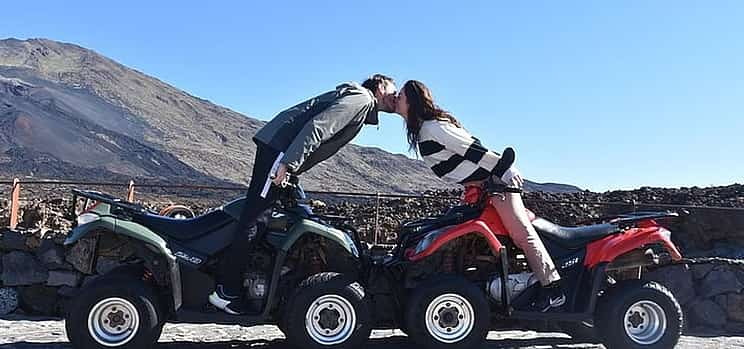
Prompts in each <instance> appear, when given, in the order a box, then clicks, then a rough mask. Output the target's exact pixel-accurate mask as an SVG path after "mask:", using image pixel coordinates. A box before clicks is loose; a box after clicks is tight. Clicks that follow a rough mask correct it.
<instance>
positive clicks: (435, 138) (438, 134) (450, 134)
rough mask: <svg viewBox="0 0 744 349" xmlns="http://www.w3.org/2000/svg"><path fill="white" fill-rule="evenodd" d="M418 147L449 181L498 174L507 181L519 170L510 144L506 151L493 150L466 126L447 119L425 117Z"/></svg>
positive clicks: (443, 177)
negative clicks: (515, 164) (467, 129)
mask: <svg viewBox="0 0 744 349" xmlns="http://www.w3.org/2000/svg"><path fill="white" fill-rule="evenodd" d="M418 148H419V153H420V154H421V157H423V159H424V163H425V164H426V165H427V166H429V167H430V168H431V169H432V170H433V171H434V174H436V175H437V176H438V177H439V178H442V179H444V180H447V181H450V182H457V183H466V182H471V181H478V180H484V179H486V178H488V176H489V175H495V176H496V177H497V178H500V179H501V180H502V181H504V182H507V183H508V181H510V180H511V176H513V173H516V169H514V168H513V166H512V165H513V163H514V150H512V149H511V148H507V149H506V150H505V151H504V154H503V155H501V154H498V153H495V152H492V151H490V150H488V149H486V148H485V147H484V146H483V145H482V144H481V142H480V140H478V139H477V138H475V137H473V136H471V135H470V133H468V131H466V130H465V129H464V128H459V127H457V126H455V125H453V124H452V123H450V122H448V121H441V120H427V121H424V122H423V123H422V125H421V129H420V130H419V143H418ZM506 177H508V178H506Z"/></svg>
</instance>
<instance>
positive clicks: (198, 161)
mask: <svg viewBox="0 0 744 349" xmlns="http://www.w3.org/2000/svg"><path fill="white" fill-rule="evenodd" d="M261 125H263V122H262V121H259V120H256V119H254V118H251V117H247V116H245V115H242V114H239V113H237V112H234V111H232V110H229V109H227V108H224V107H221V106H218V105H215V104H213V103H211V102H209V101H207V100H204V99H201V98H197V97H194V96H191V95H189V94H188V93H186V92H184V91H181V90H179V89H177V88H175V87H173V86H170V85H168V84H166V83H164V82H162V81H160V80H158V79H156V78H153V77H150V76H148V75H145V74H143V73H141V72H138V71H136V70H134V69H130V68H127V67H125V66H123V65H121V64H119V63H116V62H114V61H113V60H111V59H109V58H106V57H104V56H102V55H99V54H97V53H95V52H93V51H91V50H88V49H85V48H82V47H79V46H76V45H73V44H66V43H60V42H55V41H51V40H44V39H31V40H24V41H22V40H16V39H7V40H0V175H2V176H4V177H7V176H34V177H37V178H68V179H80V180H97V179H109V180H110V179H116V180H123V179H129V178H135V179H147V180H150V181H156V180H157V181H163V180H168V181H178V182H202V183H205V182H206V183H219V182H232V183H240V184H242V183H246V181H247V179H248V174H249V173H250V168H251V166H252V164H251V162H252V160H253V156H254V152H255V145H254V143H253V142H252V140H251V137H252V136H253V134H254V133H255V132H256V130H258V128H260V127H261ZM303 182H304V183H305V185H306V187H307V188H308V189H316V190H367V191H382V192H387V191H396V192H413V191H422V190H426V189H431V188H443V187H446V186H447V185H446V184H445V183H443V182H442V181H440V180H439V179H437V178H435V177H434V176H433V175H432V174H431V171H429V170H428V169H427V168H426V167H425V166H424V164H423V162H421V161H418V160H413V159H410V158H407V157H405V156H403V155H395V154H390V153H387V152H385V151H382V150H380V149H376V148H369V147H361V146H356V145H350V146H348V147H345V148H344V149H343V150H342V151H341V152H340V153H339V154H337V155H336V156H334V157H332V158H331V159H329V160H328V161H326V162H324V163H322V164H320V165H319V166H317V167H316V168H314V169H313V170H311V171H309V172H308V173H307V174H306V175H305V176H304V178H303ZM528 189H531V190H547V191H556V190H557V191H564V190H567V191H574V190H576V189H577V188H575V187H572V186H563V185H545V186H540V185H535V184H533V183H530V184H529V186H528Z"/></svg>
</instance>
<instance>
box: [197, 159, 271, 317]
mask: <svg viewBox="0 0 744 349" xmlns="http://www.w3.org/2000/svg"><path fill="white" fill-rule="evenodd" d="M282 155H283V154H282V153H280V152H276V151H274V150H272V149H270V148H267V147H264V146H261V145H259V146H258V147H257V150H256V160H255V162H254V164H253V174H252V175H251V182H250V184H249V186H248V191H247V192H246V202H245V206H243V211H242V213H241V216H240V220H239V222H238V226H237V228H236V231H235V233H234V237H233V242H232V243H231V244H230V246H228V247H227V249H226V250H225V252H224V253H223V254H222V257H221V258H220V261H219V264H218V266H217V275H216V276H217V290H216V292H215V293H214V294H213V295H212V296H210V301H211V302H212V304H214V305H215V306H217V307H218V308H220V309H224V310H225V311H226V312H228V313H240V312H242V311H241V310H242V309H238V308H239V307H240V306H239V305H240V302H238V300H239V299H240V298H242V293H243V292H242V290H243V273H244V271H245V270H244V268H245V266H246V264H248V260H249V257H250V256H249V255H248V253H247V251H248V249H249V248H250V245H251V242H252V239H253V238H255V236H256V227H255V222H256V218H257V217H258V216H259V215H260V214H261V213H262V212H264V211H266V210H267V209H268V208H270V207H271V204H272V203H273V201H274V199H275V195H276V190H275V189H274V188H272V186H271V175H272V173H273V170H274V169H275V168H276V166H277V164H278V162H279V160H280V159H281V156H282ZM215 296H216V297H215ZM231 302H234V303H235V305H238V306H233V307H229V303H231Z"/></svg>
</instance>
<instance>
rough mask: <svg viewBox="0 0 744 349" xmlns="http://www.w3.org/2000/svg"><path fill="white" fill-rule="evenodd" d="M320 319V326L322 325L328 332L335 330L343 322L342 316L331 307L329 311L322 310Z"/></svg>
mask: <svg viewBox="0 0 744 349" xmlns="http://www.w3.org/2000/svg"><path fill="white" fill-rule="evenodd" d="M319 317H320V319H319V320H318V324H320V327H321V328H323V329H326V330H335V329H337V328H338V327H339V326H340V325H341V323H342V322H343V317H341V314H339V313H338V311H336V310H334V309H333V308H332V307H330V306H329V308H327V309H323V310H321V311H320V316H319Z"/></svg>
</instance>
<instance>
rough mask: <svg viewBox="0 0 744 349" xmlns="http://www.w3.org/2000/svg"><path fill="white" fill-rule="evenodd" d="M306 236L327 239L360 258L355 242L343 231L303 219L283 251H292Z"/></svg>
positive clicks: (291, 232) (287, 240) (288, 239)
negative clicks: (312, 235)
mask: <svg viewBox="0 0 744 349" xmlns="http://www.w3.org/2000/svg"><path fill="white" fill-rule="evenodd" d="M306 234H315V235H320V236H322V237H324V238H327V239H329V240H331V241H333V242H335V243H337V244H339V245H340V246H341V247H343V248H344V249H345V250H346V251H347V252H349V254H351V255H352V256H354V257H355V258H359V250H358V249H357V247H356V245H355V244H354V240H352V238H351V237H350V236H349V234H347V233H346V232H344V231H342V230H339V229H335V228H332V227H328V226H325V225H322V224H320V223H317V222H314V221H311V220H309V219H303V220H302V221H300V222H299V223H297V224H295V225H294V226H293V227H292V229H291V230H290V231H289V234H288V237H287V239H286V240H285V241H284V243H283V245H282V247H281V249H282V250H283V251H284V252H289V250H290V249H292V246H294V244H295V243H296V242H297V240H299V239H300V238H301V237H303V236H305V235H306Z"/></svg>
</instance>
